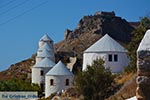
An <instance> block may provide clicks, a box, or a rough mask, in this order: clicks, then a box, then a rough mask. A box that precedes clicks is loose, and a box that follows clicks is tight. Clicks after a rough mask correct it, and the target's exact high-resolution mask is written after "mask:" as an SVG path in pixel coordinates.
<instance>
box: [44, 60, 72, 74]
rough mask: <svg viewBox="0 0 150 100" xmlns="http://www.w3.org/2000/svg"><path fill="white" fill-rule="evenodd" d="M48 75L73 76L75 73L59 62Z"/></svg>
mask: <svg viewBox="0 0 150 100" xmlns="http://www.w3.org/2000/svg"><path fill="white" fill-rule="evenodd" d="M46 75H47V76H50V75H70V76H73V73H72V72H71V71H70V70H69V69H68V68H67V67H66V66H65V65H64V64H63V63H62V62H61V61H59V62H58V63H57V64H56V65H55V66H54V67H53V68H52V69H51V70H50V71H49V72H48V73H47V74H46Z"/></svg>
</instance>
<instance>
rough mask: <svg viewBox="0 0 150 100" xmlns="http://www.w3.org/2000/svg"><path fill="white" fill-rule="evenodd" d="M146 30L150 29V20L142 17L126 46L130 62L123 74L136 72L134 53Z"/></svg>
mask: <svg viewBox="0 0 150 100" xmlns="http://www.w3.org/2000/svg"><path fill="white" fill-rule="evenodd" d="M147 29H150V19H149V18H147V17H144V18H142V19H141V21H140V25H139V26H138V27H137V28H136V29H135V30H134V31H133V32H132V33H131V42H130V43H129V44H128V45H127V49H128V55H129V57H130V61H131V62H130V65H129V66H128V67H126V68H125V72H136V61H137V59H136V58H137V57H136V51H137V49H138V46H139V44H140V42H141V40H142V38H143V36H144V34H145V32H146V31H147Z"/></svg>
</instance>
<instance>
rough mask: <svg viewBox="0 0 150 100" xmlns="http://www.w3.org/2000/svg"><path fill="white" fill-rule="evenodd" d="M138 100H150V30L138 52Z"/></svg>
mask: <svg viewBox="0 0 150 100" xmlns="http://www.w3.org/2000/svg"><path fill="white" fill-rule="evenodd" d="M137 75H138V76H137V79H136V83H137V85H138V86H137V90H136V97H137V100H150V30H148V31H147V32H146V33H145V36H144V38H143V39H142V41H141V43H140V45H139V48H138V50H137Z"/></svg>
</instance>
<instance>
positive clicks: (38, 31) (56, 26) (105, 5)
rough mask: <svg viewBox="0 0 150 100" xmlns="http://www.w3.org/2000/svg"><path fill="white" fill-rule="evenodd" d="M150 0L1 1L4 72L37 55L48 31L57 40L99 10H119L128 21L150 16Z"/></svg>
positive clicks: (0, 58) (0, 47)
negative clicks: (43, 37) (40, 41)
mask: <svg viewBox="0 0 150 100" xmlns="http://www.w3.org/2000/svg"><path fill="white" fill-rule="evenodd" d="M149 5H150V0H0V71H2V70H5V69H7V68H9V67H10V65H11V64H15V63H17V62H20V61H22V60H25V59H28V58H30V57H31V56H32V54H35V53H36V51H37V47H38V45H37V44H38V41H39V39H40V38H41V37H42V36H43V35H44V34H48V35H49V36H50V37H51V38H52V39H53V40H54V42H55V43H58V42H59V41H61V40H63V39H64V31H65V30H66V29H67V28H68V29H70V30H73V29H75V28H76V26H77V24H78V22H79V20H80V19H81V18H82V17H83V16H86V15H94V14H95V12H97V11H108V12H109V11H115V13H116V15H117V16H120V17H122V18H123V19H126V20H127V21H132V22H134V21H139V18H140V17H143V16H149V15H150V6H149Z"/></svg>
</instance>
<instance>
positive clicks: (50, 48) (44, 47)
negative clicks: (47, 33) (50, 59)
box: [38, 42, 53, 51]
mask: <svg viewBox="0 0 150 100" xmlns="http://www.w3.org/2000/svg"><path fill="white" fill-rule="evenodd" d="M44 49H45V50H48V51H53V48H52V47H51V46H50V45H49V44H48V43H47V42H46V43H44V45H43V46H42V47H39V49H38V50H44Z"/></svg>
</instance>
